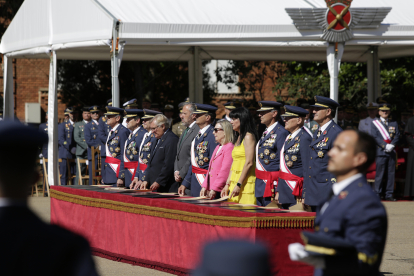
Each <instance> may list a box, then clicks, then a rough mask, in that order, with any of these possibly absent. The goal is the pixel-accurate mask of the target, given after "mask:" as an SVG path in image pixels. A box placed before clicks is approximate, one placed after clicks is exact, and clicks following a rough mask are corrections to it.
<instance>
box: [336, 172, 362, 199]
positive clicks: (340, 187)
mask: <svg viewBox="0 0 414 276" xmlns="http://www.w3.org/2000/svg"><path fill="white" fill-rule="evenodd" d="M360 177H362V173H357V174H356V175H353V176H351V177H348V178H347V179H345V180H342V181H340V182H338V183H334V184H333V185H332V191H333V193H334V195H338V194H339V193H340V192H341V191H343V190H344V189H345V188H346V187H348V186H349V184H351V183H352V182H354V181H355V180H356V179H358V178H360Z"/></svg>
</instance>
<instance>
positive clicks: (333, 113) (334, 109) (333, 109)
mask: <svg viewBox="0 0 414 276" xmlns="http://www.w3.org/2000/svg"><path fill="white" fill-rule="evenodd" d="M329 109H330V110H331V116H332V118H335V115H336V108H329Z"/></svg>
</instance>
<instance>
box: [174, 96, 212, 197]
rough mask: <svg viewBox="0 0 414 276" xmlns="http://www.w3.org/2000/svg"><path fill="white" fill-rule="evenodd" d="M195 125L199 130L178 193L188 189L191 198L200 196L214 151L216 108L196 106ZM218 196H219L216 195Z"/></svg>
mask: <svg viewBox="0 0 414 276" xmlns="http://www.w3.org/2000/svg"><path fill="white" fill-rule="evenodd" d="M196 106H197V109H196V111H194V114H196V124H197V125H198V127H199V128H200V130H199V131H198V134H197V136H196V137H195V138H194V140H193V141H192V143H191V154H190V158H191V162H190V166H189V168H188V172H187V175H186V176H185V178H184V180H183V182H182V183H181V186H180V188H179V189H178V193H179V194H180V195H184V194H185V189H186V188H187V189H190V194H191V196H195V197H197V196H200V191H201V184H203V182H204V178H205V177H206V174H207V170H208V166H209V164H210V160H211V155H212V154H213V152H214V150H215V149H216V146H217V142H216V139H215V137H214V134H213V130H214V126H213V125H212V124H213V122H214V120H215V119H216V111H217V107H214V106H211V105H208V104H196ZM218 196H219V194H218Z"/></svg>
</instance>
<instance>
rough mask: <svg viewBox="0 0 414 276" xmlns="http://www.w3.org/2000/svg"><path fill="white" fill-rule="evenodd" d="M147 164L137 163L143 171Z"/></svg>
mask: <svg viewBox="0 0 414 276" xmlns="http://www.w3.org/2000/svg"><path fill="white" fill-rule="evenodd" d="M147 167H148V165H147V164H144V163H139V170H140V171H145V170H146V169H147Z"/></svg>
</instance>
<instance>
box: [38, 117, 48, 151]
mask: <svg viewBox="0 0 414 276" xmlns="http://www.w3.org/2000/svg"><path fill="white" fill-rule="evenodd" d="M47 120H48V117H47V112H46V122H45V123H41V124H40V125H39V131H40V132H44V133H46V134H48V133H47V129H48V122H47ZM47 147H48V145H47V143H46V144H44V145H43V146H42V150H41V153H40V154H41V156H40V158H45V159H47Z"/></svg>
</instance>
